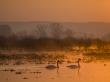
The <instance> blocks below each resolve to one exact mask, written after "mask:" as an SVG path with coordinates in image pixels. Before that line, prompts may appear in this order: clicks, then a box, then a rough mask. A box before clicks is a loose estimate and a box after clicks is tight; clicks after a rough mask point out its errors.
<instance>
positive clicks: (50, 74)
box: [0, 62, 110, 82]
mask: <svg viewBox="0 0 110 82" xmlns="http://www.w3.org/2000/svg"><path fill="white" fill-rule="evenodd" d="M67 65H69V64H67V63H66V64H61V65H60V68H59V69H54V70H48V69H46V68H45V66H46V64H37V65H35V64H26V65H17V66H14V65H4V66H0V82H110V62H91V63H81V68H80V69H69V68H67V67H66V66H67ZM10 69H11V71H10ZM12 69H13V70H12Z"/></svg>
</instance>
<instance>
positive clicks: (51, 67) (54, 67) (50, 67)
mask: <svg viewBox="0 0 110 82" xmlns="http://www.w3.org/2000/svg"><path fill="white" fill-rule="evenodd" d="M59 62H60V61H59V60H57V62H56V63H57V65H56V66H55V65H47V66H46V68H47V69H56V68H59Z"/></svg>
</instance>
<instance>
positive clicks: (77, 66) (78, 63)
mask: <svg viewBox="0 0 110 82" xmlns="http://www.w3.org/2000/svg"><path fill="white" fill-rule="evenodd" d="M80 61H81V59H80V58H78V61H77V65H69V66H67V67H68V68H71V69H76V68H80Z"/></svg>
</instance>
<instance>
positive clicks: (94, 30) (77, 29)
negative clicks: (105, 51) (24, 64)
mask: <svg viewBox="0 0 110 82" xmlns="http://www.w3.org/2000/svg"><path fill="white" fill-rule="evenodd" d="M55 24H58V25H56V26H55ZM3 25H7V27H10V28H11V29H12V32H13V33H15V34H17V35H19V36H20V35H28V36H34V37H40V36H42V35H40V34H39V27H40V28H41V29H40V31H42V32H43V33H44V32H45V34H46V35H45V36H46V37H52V32H51V30H52V29H54V28H56V29H57V30H61V31H62V35H61V37H65V36H66V35H65V33H64V31H65V30H68V29H69V30H71V31H72V32H73V36H75V37H85V36H86V37H91V38H94V37H98V38H105V37H106V36H107V35H109V33H110V23H103V22H88V23H71V22H64V23H63V22H62V23H60V22H0V28H2V26H3ZM7 30H8V29H7ZM4 34H5V33H4Z"/></svg>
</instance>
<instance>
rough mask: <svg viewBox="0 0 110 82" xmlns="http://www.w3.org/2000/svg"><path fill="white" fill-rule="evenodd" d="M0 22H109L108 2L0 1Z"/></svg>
mask: <svg viewBox="0 0 110 82" xmlns="http://www.w3.org/2000/svg"><path fill="white" fill-rule="evenodd" d="M0 21H72V22H85V21H104V22H110V0H0Z"/></svg>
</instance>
